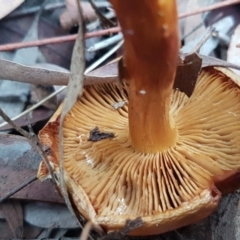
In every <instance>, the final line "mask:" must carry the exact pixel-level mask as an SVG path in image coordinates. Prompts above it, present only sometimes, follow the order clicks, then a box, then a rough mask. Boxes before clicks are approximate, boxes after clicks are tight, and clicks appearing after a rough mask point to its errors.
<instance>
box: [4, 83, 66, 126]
mask: <svg viewBox="0 0 240 240" xmlns="http://www.w3.org/2000/svg"><path fill="white" fill-rule="evenodd" d="M64 89H66V86H64V87H62V88H60V89H58V90H57V91H56V92H54V93H52V94H50V95H49V96H47V97H46V98H44V99H42V100H41V101H39V102H38V103H36V104H34V105H33V106H32V107H30V108H28V109H26V110H25V111H23V112H21V113H20V114H18V115H17V116H15V117H13V118H12V119H11V120H12V121H15V120H17V119H19V118H20V117H22V116H24V115H26V114H27V113H29V112H31V111H33V110H34V109H36V108H37V107H39V106H41V105H42V104H43V103H45V102H46V101H48V100H49V99H51V98H53V97H54V96H56V95H57V94H58V93H60V92H62V91H63V90H64ZM7 124H8V122H7V121H5V122H3V123H1V124H0V128H2V127H4V126H6V125H7Z"/></svg>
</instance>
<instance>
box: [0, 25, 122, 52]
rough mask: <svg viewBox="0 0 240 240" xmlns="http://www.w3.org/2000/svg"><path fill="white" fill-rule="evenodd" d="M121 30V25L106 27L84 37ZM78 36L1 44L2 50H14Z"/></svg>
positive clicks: (70, 39)
mask: <svg viewBox="0 0 240 240" xmlns="http://www.w3.org/2000/svg"><path fill="white" fill-rule="evenodd" d="M119 31H120V27H114V28H109V29H104V30H99V31H94V32H90V33H86V34H85V36H84V38H85V39H87V38H91V37H98V36H102V35H108V34H112V33H116V32H119ZM76 38H77V34H73V35H68V36H61V37H53V38H45V39H41V40H35V41H29V42H21V43H10V44H4V45H0V51H13V50H16V49H19V48H26V47H34V46H43V45H47V44H56V43H64V42H71V41H75V40H76Z"/></svg>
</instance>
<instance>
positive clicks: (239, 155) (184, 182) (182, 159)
mask: <svg viewBox="0 0 240 240" xmlns="http://www.w3.org/2000/svg"><path fill="white" fill-rule="evenodd" d="M112 4H113V7H114V8H115V11H116V14H117V16H118V19H119V22H120V24H121V27H122V29H123V34H124V38H125V54H124V63H123V69H122V70H123V71H122V73H123V74H121V75H123V78H124V80H123V86H122V87H119V85H118V84H116V83H108V84H99V85H93V86H86V87H85V88H84V92H83V95H82V96H81V98H80V99H78V101H77V102H76V104H75V105H74V107H73V108H72V110H71V112H70V113H69V114H68V115H67V117H66V118H65V121H64V126H63V131H64V169H65V174H64V181H65V182H66V185H67V189H68V192H69V195H70V197H71V199H72V201H73V203H74V205H75V207H76V209H77V211H79V212H80V213H81V214H82V215H83V216H84V217H85V218H86V219H88V220H90V221H92V222H93V223H95V224H99V225H101V226H102V227H103V228H104V229H106V230H107V231H115V230H119V229H120V228H122V227H124V225H125V223H126V220H127V219H135V218H137V217H141V218H142V220H143V222H144V225H143V226H142V227H140V228H138V229H135V230H133V231H131V232H130V234H131V235H153V234H159V233H163V232H167V231H169V230H173V229H176V228H179V227H182V226H185V225H188V224H191V223H195V222H197V221H198V220H200V219H203V218H205V217H207V216H208V215H210V214H211V213H212V212H213V211H214V210H215V209H216V207H217V206H218V203H219V200H220V198H221V193H227V192H230V191H233V190H235V189H237V188H238V187H239V186H240V181H238V179H239V176H240V175H239V169H240V160H239V159H240V144H239V142H240V124H239V122H240V88H239V85H238V83H239V82H240V79H239V78H238V77H237V76H236V75H235V74H234V73H233V72H231V71H230V70H227V69H224V70H223V69H220V68H219V69H217V68H204V69H202V71H201V73H200V75H199V77H198V80H197V83H196V86H195V89H194V92H193V94H192V95H191V96H190V97H188V96H187V95H186V94H185V93H183V92H181V91H179V90H177V89H173V83H174V77H175V72H176V68H177V57H178V47H179V46H178V27H177V26H178V23H177V11H176V3H175V1H174V0H169V1H163V0H162V1H161V0H152V1H149V0H141V1H139V0H129V1H122V0H112ZM116 103H123V104H117V107H116ZM60 113H61V107H60V108H59V109H58V110H57V112H56V113H55V114H54V116H53V117H52V118H51V119H50V121H49V122H48V123H47V125H46V126H45V127H44V128H43V129H42V130H41V131H40V133H39V138H40V140H41V142H42V144H44V145H47V146H48V147H49V148H50V149H51V153H50V154H49V156H48V159H49V161H50V162H51V164H52V165H53V167H54V171H55V174H56V175H59V153H58V126H59V116H60ZM96 127H98V128H96ZM38 177H39V179H40V180H43V179H45V178H47V177H49V173H48V170H47V168H46V166H45V164H44V163H43V162H41V165H40V167H39V171H38Z"/></svg>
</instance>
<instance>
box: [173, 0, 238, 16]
mask: <svg viewBox="0 0 240 240" xmlns="http://www.w3.org/2000/svg"><path fill="white" fill-rule="evenodd" d="M237 3H240V0H228V1H224V2H220V3H215V4H212V5H211V6H207V7H203V8H200V9H197V10H193V11H191V12H188V13H182V14H179V15H178V18H185V17H189V16H193V15H197V14H200V13H204V12H208V11H212V10H215V9H219V8H223V7H228V6H230V5H234V4H237Z"/></svg>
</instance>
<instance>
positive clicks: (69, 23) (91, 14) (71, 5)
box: [60, 0, 97, 30]
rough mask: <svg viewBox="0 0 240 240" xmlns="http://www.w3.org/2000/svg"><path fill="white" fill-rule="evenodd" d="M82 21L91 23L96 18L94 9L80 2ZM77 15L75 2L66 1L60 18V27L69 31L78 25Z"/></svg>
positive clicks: (88, 4)
mask: <svg viewBox="0 0 240 240" xmlns="http://www.w3.org/2000/svg"><path fill="white" fill-rule="evenodd" d="M81 8H82V13H83V19H84V20H86V21H93V20H95V19H96V18H97V16H96V13H95V11H94V9H93V8H92V6H91V4H90V3H88V2H81ZM78 19H79V13H78V8H77V4H76V1H75V0H66V10H65V12H64V13H63V14H62V15H61V16H60V23H61V26H62V27H63V28H64V29H66V30H69V29H71V28H72V27H73V26H75V25H78Z"/></svg>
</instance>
